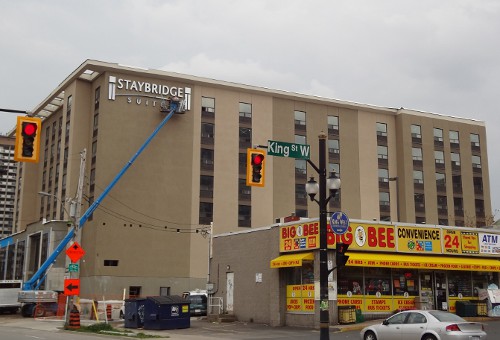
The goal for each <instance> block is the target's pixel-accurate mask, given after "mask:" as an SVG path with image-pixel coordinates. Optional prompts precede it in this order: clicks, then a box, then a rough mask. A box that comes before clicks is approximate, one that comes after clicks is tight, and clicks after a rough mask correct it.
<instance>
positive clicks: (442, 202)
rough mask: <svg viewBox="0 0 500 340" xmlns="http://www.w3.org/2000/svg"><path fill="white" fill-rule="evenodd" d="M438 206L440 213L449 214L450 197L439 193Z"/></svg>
mask: <svg viewBox="0 0 500 340" xmlns="http://www.w3.org/2000/svg"><path fill="white" fill-rule="evenodd" d="M437 208H438V213H439V214H440V215H442V214H445V215H446V214H448V198H447V197H446V196H441V195H438V197H437Z"/></svg>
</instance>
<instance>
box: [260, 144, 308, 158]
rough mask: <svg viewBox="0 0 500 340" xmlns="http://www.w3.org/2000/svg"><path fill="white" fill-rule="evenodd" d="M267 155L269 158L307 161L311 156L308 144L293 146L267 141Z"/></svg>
mask: <svg viewBox="0 0 500 340" xmlns="http://www.w3.org/2000/svg"><path fill="white" fill-rule="evenodd" d="M267 154H268V155H270V156H278V157H289V158H295V159H306V160H307V159H309V157H310V154H311V146H310V145H309V144H295V143H287V142H278V141H275V140H268V141H267Z"/></svg>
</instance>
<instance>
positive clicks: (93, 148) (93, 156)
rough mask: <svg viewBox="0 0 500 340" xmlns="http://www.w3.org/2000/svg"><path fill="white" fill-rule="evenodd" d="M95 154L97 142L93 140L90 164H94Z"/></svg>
mask: <svg viewBox="0 0 500 340" xmlns="http://www.w3.org/2000/svg"><path fill="white" fill-rule="evenodd" d="M96 155H97V142H93V143H92V164H94V163H95V161H96Z"/></svg>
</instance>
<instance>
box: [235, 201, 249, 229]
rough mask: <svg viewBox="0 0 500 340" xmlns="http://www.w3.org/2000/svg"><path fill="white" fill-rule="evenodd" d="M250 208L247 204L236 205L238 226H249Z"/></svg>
mask: <svg viewBox="0 0 500 340" xmlns="http://www.w3.org/2000/svg"><path fill="white" fill-rule="evenodd" d="M251 214H252V208H251V207H250V206H249V205H241V204H240V205H238V227H250V226H251V216H252V215H251Z"/></svg>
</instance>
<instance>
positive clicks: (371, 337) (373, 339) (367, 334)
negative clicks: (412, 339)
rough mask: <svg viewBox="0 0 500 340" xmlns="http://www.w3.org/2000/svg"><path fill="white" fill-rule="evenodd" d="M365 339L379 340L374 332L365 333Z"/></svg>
mask: <svg viewBox="0 0 500 340" xmlns="http://www.w3.org/2000/svg"><path fill="white" fill-rule="evenodd" d="M363 339H364V340H377V336H376V335H375V333H373V332H372V331H368V332H366V333H365V336H364V337H363ZM426 340H427V339H426Z"/></svg>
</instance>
